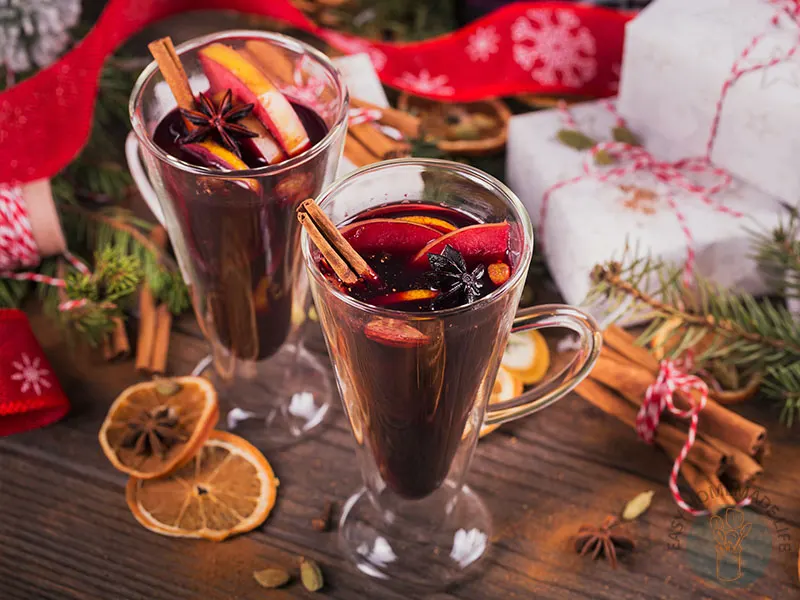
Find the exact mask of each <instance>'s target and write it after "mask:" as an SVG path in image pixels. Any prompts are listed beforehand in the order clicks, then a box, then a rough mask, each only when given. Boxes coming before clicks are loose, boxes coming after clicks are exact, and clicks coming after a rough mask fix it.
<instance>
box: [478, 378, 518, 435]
mask: <svg viewBox="0 0 800 600" xmlns="http://www.w3.org/2000/svg"><path fill="white" fill-rule="evenodd" d="M521 393H522V382H521V381H520V380H519V379H517V378H516V377H515V376H514V374H513V373H512V372H511V371H509V370H508V369H506V368H505V367H500V369H499V370H498V371H497V379H495V380H494V387H492V395H491V396H489V406H491V405H492V404H498V403H499V402H508V401H509V400H512V399H513V398H515V397H516V396H519V395H520V394H521ZM498 427H500V425H484V426H483V427H481V432H480V435H479V437H483V436H485V435H487V434H489V433H491V432H492V431H494V430H495V429H497V428H498Z"/></svg>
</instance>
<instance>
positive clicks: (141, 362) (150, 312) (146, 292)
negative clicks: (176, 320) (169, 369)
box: [136, 282, 156, 373]
mask: <svg viewBox="0 0 800 600" xmlns="http://www.w3.org/2000/svg"><path fill="white" fill-rule="evenodd" d="M155 333H156V302H155V298H154V297H153V291H152V290H151V289H150V286H149V285H148V284H147V282H145V283H144V285H142V289H141V291H140V292H139V336H138V338H137V340H136V370H137V371H139V372H140V373H143V372H144V373H146V372H147V371H149V370H150V361H151V360H152V356H153V343H154V340H155Z"/></svg>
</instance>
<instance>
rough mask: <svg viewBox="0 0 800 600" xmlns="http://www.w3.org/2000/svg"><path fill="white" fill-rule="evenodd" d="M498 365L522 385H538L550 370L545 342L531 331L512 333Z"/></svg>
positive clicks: (536, 332) (548, 353)
mask: <svg viewBox="0 0 800 600" xmlns="http://www.w3.org/2000/svg"><path fill="white" fill-rule="evenodd" d="M500 364H502V365H503V367H504V368H506V369H508V370H509V371H511V374H512V375H514V377H516V378H517V379H519V380H520V381H521V382H522V383H523V384H524V385H533V384H535V383H539V382H540V381H541V380H542V379H543V378H544V376H545V375H546V374H547V369H549V368H550V350H549V348H548V347H547V341H546V340H545V339H544V336H542V334H541V333H539V332H538V331H535V330H532V329H531V330H528V331H523V332H521V333H512V334H511V335H510V336H509V337H508V344H507V345H506V350H505V352H504V353H503V360H502V361H501V363H500Z"/></svg>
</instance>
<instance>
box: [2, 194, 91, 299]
mask: <svg viewBox="0 0 800 600" xmlns="http://www.w3.org/2000/svg"><path fill="white" fill-rule="evenodd" d="M63 256H64V258H65V259H66V260H67V261H68V262H69V263H70V264H71V265H72V266H73V267H75V268H76V269H77V270H78V271H80V272H81V273H84V274H86V275H88V274H89V272H90V271H89V268H88V267H87V266H86V265H85V264H83V263H82V262H81V261H80V260H78V258H76V257H75V256H74V255H73V254H71V253H70V252H69V251H64V254H63ZM41 259H42V257H41V255H40V254H39V248H38V246H37V245H36V240H35V239H34V237H33V230H32V228H31V221H30V218H29V217H28V211H27V208H26V207H25V202H24V201H23V198H22V188H21V187H19V186H8V185H0V277H2V278H5V279H15V280H17V281H33V282H36V283H42V284H45V285H50V286H53V287H60V288H65V287H66V286H67V282H66V281H64V280H63V279H61V278H59V277H50V276H49V275H42V274H41V273H34V272H28V271H23V272H13V271H12V269H19V268H31V267H35V266H36V265H38V264H39V262H40V261H41ZM88 303H89V301H88V300H86V299H80V300H66V301H64V302H62V303H61V304H59V306H58V308H59V310H61V311H70V310H76V309H79V308H83V307H84V306H86V305H87V304H88Z"/></svg>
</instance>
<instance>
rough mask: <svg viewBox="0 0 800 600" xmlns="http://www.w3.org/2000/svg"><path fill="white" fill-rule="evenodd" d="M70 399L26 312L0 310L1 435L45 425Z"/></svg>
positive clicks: (65, 408) (57, 416) (64, 409)
mask: <svg viewBox="0 0 800 600" xmlns="http://www.w3.org/2000/svg"><path fill="white" fill-rule="evenodd" d="M68 411H69V401H68V400H67V397H66V396H65V395H64V391H63V390H62V389H61V385H60V384H59V383H58V380H57V379H56V377H55V374H54V373H53V369H52V367H51V366H50V363H49V362H48V361H47V357H46V356H45V355H44V352H43V351H42V347H41V346H40V345H39V342H38V341H37V340H36V337H34V335H33V330H32V329H31V325H30V323H29V322H28V317H27V316H25V313H23V312H22V311H19V310H16V309H0V436H5V435H11V434H12V433H18V432H21V431H27V430H29V429H35V428H37V427H44V426H45V425H49V424H50V423H54V422H55V421H58V420H59V419H61V418H62V417H63V416H64V415H66V414H67V412H68Z"/></svg>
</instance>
